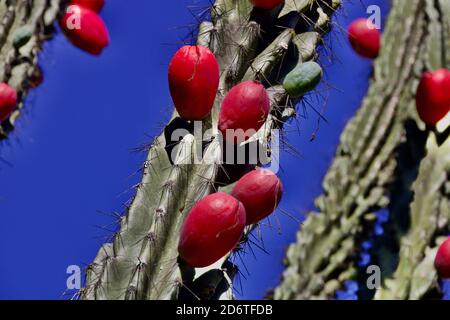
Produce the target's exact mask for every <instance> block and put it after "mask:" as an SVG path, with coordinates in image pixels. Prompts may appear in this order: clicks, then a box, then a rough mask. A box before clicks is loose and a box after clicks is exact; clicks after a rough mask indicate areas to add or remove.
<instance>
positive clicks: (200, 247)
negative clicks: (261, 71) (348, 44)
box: [169, 0, 283, 268]
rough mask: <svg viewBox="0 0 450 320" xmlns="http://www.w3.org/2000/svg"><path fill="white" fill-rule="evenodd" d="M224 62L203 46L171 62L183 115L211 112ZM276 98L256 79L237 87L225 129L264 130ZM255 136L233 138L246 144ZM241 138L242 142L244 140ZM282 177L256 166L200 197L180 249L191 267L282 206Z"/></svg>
mask: <svg viewBox="0 0 450 320" xmlns="http://www.w3.org/2000/svg"><path fill="white" fill-rule="evenodd" d="M282 2H283V0H281V1H280V0H277V1H273V0H265V1H262V0H252V3H253V5H254V6H255V7H259V8H261V9H267V10H270V9H273V8H274V7H276V6H278V5H280V4H281V3H282ZM219 73H220V71H219V63H218V62H217V60H216V57H215V56H214V54H213V53H212V52H211V51H210V50H209V49H208V48H206V47H203V46H185V47H183V48H181V49H180V50H178V51H177V53H176V54H175V55H174V57H173V59H172V61H171V62H170V65H169V87H170V92H171V96H172V99H173V101H174V105H175V108H176V110H177V112H178V114H179V116H180V117H181V118H182V119H184V120H187V121H201V120H203V119H205V118H206V117H207V116H208V115H209V113H210V112H211V110H212V108H213V105H214V101H215V98H216V95H217V90H218V87H219V81H220V74H219ZM269 111H270V99H269V95H268V94H267V91H266V89H265V88H264V86H263V85H262V84H260V83H259V82H256V81H246V82H242V83H240V84H238V85H236V86H235V87H233V88H232V89H231V90H230V91H229V92H228V93H227V95H226V96H225V98H224V99H223V102H222V106H221V109H220V115H219V125H218V127H219V130H220V131H221V133H222V135H223V136H224V137H227V130H232V131H233V132H234V131H235V130H243V132H247V130H252V132H256V131H258V130H259V129H260V128H261V127H262V125H263V124H264V123H265V122H266V119H267V116H268V115H269ZM248 138H250V137H248V136H245V137H240V138H238V139H236V137H235V136H234V135H233V140H228V141H227V142H229V143H232V144H234V143H241V142H243V141H244V140H246V139H248ZM239 139H240V140H239ZM282 189H283V187H282V184H281V181H280V179H279V178H278V177H277V176H276V175H275V174H274V173H272V172H271V171H269V170H265V169H256V170H254V171H252V172H250V173H247V174H246V175H244V176H243V177H242V178H241V179H240V180H239V181H238V182H237V183H236V185H235V187H234V189H233V191H232V192H231V195H228V194H226V193H223V192H219V193H215V194H212V195H209V196H207V197H205V198H203V199H202V200H200V201H199V202H198V203H197V204H196V205H195V206H194V207H193V208H192V209H191V211H190V212H189V214H188V216H187V218H186V221H185V222H184V225H183V227H182V230H181V235H180V242H179V246H178V251H179V254H180V257H181V258H182V259H183V260H184V261H185V262H186V263H187V264H188V265H190V266H191V267H196V268H200V267H206V266H209V265H211V264H213V263H214V262H216V261H218V260H219V259H220V258H222V257H223V256H225V255H226V254H227V253H228V252H230V251H231V250H233V248H235V247H236V245H237V244H238V243H239V241H240V239H241V237H242V235H243V232H244V229H245V226H246V225H247V226H248V225H252V224H255V223H258V222H259V221H261V220H262V219H264V218H266V217H267V216H269V215H270V214H271V213H272V212H273V211H274V210H275V209H276V207H277V206H278V203H279V202H280V200H281V196H282V192H283V191H282Z"/></svg>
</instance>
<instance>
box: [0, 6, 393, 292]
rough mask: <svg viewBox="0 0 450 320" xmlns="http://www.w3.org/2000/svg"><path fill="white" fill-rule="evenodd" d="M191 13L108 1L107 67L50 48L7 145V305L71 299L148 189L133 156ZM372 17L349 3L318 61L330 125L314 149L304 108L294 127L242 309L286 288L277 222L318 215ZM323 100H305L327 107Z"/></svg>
mask: <svg viewBox="0 0 450 320" xmlns="http://www.w3.org/2000/svg"><path fill="white" fill-rule="evenodd" d="M207 2H208V1H196V2H195V3H194V7H196V10H198V9H199V7H202V6H204V5H206V3H207ZM370 4H374V5H380V6H381V7H382V9H383V16H382V17H383V19H385V18H386V16H385V15H386V13H387V9H388V8H387V1H383V0H371V1H370ZM192 5H193V1H192V0H183V1H181V0H170V1H158V2H156V1H148V0H133V1H117V0H116V1H112V0H110V1H107V4H106V7H105V9H104V11H103V12H102V16H103V17H104V19H105V22H106V24H107V25H108V28H109V31H110V34H111V40H112V44H111V46H110V47H109V48H108V49H107V50H106V51H105V52H104V53H103V55H102V56H101V57H100V58H96V57H92V56H90V55H88V54H85V53H84V52H82V51H80V50H78V49H76V48H74V47H73V46H72V45H70V44H69V43H68V41H67V40H66V39H65V38H64V37H63V36H62V35H61V34H58V35H57V36H56V38H55V39H54V40H52V41H51V42H50V43H48V44H47V45H46V46H45V50H44V52H43V53H42V55H41V60H40V61H41V65H42V68H43V70H44V77H45V80H44V83H43V85H42V86H41V87H39V88H38V89H36V90H34V91H33V92H32V94H30V95H29V96H28V98H27V102H26V114H25V115H24V116H23V117H22V118H21V119H20V121H19V123H18V128H17V130H16V131H15V132H14V133H13V134H12V136H11V138H10V139H9V140H7V141H5V142H2V143H1V145H0V157H1V161H0V181H1V183H0V212H1V222H0V299H60V298H65V297H64V296H63V295H62V294H63V292H64V291H65V286H66V278H67V274H66V268H67V267H68V266H69V265H80V266H81V267H84V266H85V265H87V264H88V263H89V262H91V261H92V260H93V258H94V257H95V255H96V253H97V250H98V248H99V246H100V245H101V243H103V242H104V241H106V240H107V237H108V236H109V235H110V234H111V233H109V232H107V231H106V230H104V229H102V228H100V227H98V226H105V225H108V224H111V223H112V222H113V220H114V219H113V218H112V217H111V216H109V214H111V213H113V212H122V211H123V208H124V207H123V203H124V202H126V201H127V200H128V199H130V198H131V196H132V194H133V193H132V191H131V190H130V188H131V187H132V186H133V185H134V184H135V183H137V182H138V181H139V180H140V174H135V172H136V171H137V170H138V169H139V167H140V166H141V165H142V163H143V161H144V159H145V154H144V153H136V152H133V149H134V148H136V147H139V146H140V145H142V144H145V143H148V142H150V141H151V140H152V139H151V137H152V136H154V135H156V134H158V133H159V132H160V130H161V128H162V124H163V123H164V122H165V121H166V120H167V119H168V118H169V115H170V112H171V100H170V96H169V92H168V86H167V80H166V78H167V65H168V62H169V61H170V58H171V56H172V54H173V53H174V52H175V51H176V49H177V48H178V47H179V46H180V45H182V44H183V39H185V36H186V34H187V33H188V31H189V29H190V26H192V24H193V23H195V19H194V18H193V16H192V15H191V13H190V11H189V10H188V6H192ZM364 16H367V14H366V6H365V5H363V4H362V3H361V2H359V1H354V3H349V2H348V1H345V6H344V9H343V10H341V13H340V15H339V18H338V19H337V21H336V20H335V24H336V25H335V28H334V31H333V33H332V35H331V36H330V37H328V41H327V43H328V44H327V46H328V49H329V50H327V51H325V52H323V55H322V64H323V65H324V67H325V69H326V73H327V77H326V82H325V84H323V85H322V86H321V88H320V89H319V92H320V93H321V94H322V95H323V96H324V97H325V100H326V102H327V104H326V111H325V113H324V114H325V116H326V118H327V119H328V122H329V123H328V124H326V123H324V122H321V125H320V129H319V131H318V133H317V138H316V140H314V141H313V142H310V138H311V135H312V134H313V132H315V130H316V126H317V115H315V113H314V112H313V111H312V110H311V109H310V108H308V107H307V108H306V115H307V116H306V117H303V118H299V119H298V124H299V128H300V130H299V131H298V130H297V124H296V123H295V122H293V123H292V124H291V125H289V126H288V127H287V131H288V135H287V138H288V140H289V143H290V144H291V145H293V146H294V147H295V148H296V149H297V150H299V151H300V153H301V154H302V156H301V158H299V157H295V156H292V155H291V154H290V153H289V152H284V153H283V154H282V158H281V164H282V171H281V172H280V176H281V178H282V180H283V183H284V187H285V195H284V199H283V201H282V203H281V209H282V210H280V211H279V212H278V213H277V214H276V215H275V216H274V217H273V218H272V219H271V221H272V223H271V224H272V227H268V226H267V225H265V226H263V227H262V231H263V239H264V244H265V248H266V250H267V251H268V254H266V253H264V252H262V251H261V250H258V249H257V248H254V249H255V250H254V252H255V256H254V255H252V254H250V253H249V254H247V255H245V256H244V259H243V260H244V261H243V263H244V264H245V268H244V267H243V266H242V263H241V267H242V268H241V269H242V271H243V274H244V276H245V279H244V278H243V277H242V278H241V279H240V280H241V283H242V288H239V287H238V289H239V297H240V298H248V299H259V298H262V297H263V296H264V294H265V292H266V291H267V290H268V289H270V288H272V287H274V286H276V285H277V283H278V282H279V280H280V275H281V272H282V270H283V265H282V259H283V256H284V252H285V250H286V247H287V245H288V244H289V243H290V242H292V241H294V239H295V233H296V231H297V230H298V228H299V223H298V222H296V221H294V220H292V219H291V218H289V217H287V216H286V215H284V214H283V213H282V212H281V211H286V212H289V213H290V214H292V215H294V216H296V217H297V218H300V217H301V216H302V215H303V214H305V213H306V212H308V211H309V210H311V209H313V199H314V197H316V196H317V195H318V194H319V193H320V191H321V186H320V183H321V179H322V177H323V175H324V173H325V172H326V169H327V167H328V165H329V164H330V161H331V159H332V157H333V155H334V152H335V148H336V144H337V143H338V142H339V134H340V132H341V131H342V129H343V127H344V125H345V123H346V122H347V121H348V120H349V119H350V117H351V116H352V115H353V114H354V112H355V110H356V108H357V107H358V106H359V104H360V102H361V99H362V98H363V96H364V94H365V92H366V90H367V80H368V78H369V76H370V73H371V61H368V60H364V59H362V58H359V57H357V56H356V55H355V54H354V53H353V52H352V50H351V49H350V47H349V45H348V44H347V41H346V37H345V29H346V27H347V26H348V24H349V23H350V21H351V20H353V19H355V18H357V17H364ZM183 26H186V27H183ZM331 51H332V53H333V55H331ZM330 59H331V60H330ZM316 98H317V95H311V96H310V97H309V99H310V101H312V102H313V103H314V105H315V107H316V108H318V109H322V108H324V107H325V106H324V102H325V101H324V100H320V99H319V100H317V99H316ZM276 220H279V225H280V228H278V227H277V225H278V222H276ZM109 229H111V230H112V226H109ZM279 231H281V233H280V232H279ZM318 254H320V253H318ZM245 269H247V270H248V273H247V271H246V270H245Z"/></svg>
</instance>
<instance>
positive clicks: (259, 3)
mask: <svg viewBox="0 0 450 320" xmlns="http://www.w3.org/2000/svg"><path fill="white" fill-rule="evenodd" d="M251 2H252V4H253V5H254V6H255V7H256V8H261V9H266V10H272V9H274V8H275V7H278V6H279V5H280V4H282V3H283V2H284V0H251Z"/></svg>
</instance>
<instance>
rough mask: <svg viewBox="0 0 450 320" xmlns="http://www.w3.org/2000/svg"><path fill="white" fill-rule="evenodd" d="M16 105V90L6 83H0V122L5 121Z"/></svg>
mask: <svg viewBox="0 0 450 320" xmlns="http://www.w3.org/2000/svg"><path fill="white" fill-rule="evenodd" d="M16 106H17V92H16V90H14V89H13V88H11V87H10V86H9V85H8V84H6V83H4V82H2V83H0V122H3V121H5V120H6V119H8V117H9V116H10V115H11V113H12V112H13V111H14V109H15V108H16Z"/></svg>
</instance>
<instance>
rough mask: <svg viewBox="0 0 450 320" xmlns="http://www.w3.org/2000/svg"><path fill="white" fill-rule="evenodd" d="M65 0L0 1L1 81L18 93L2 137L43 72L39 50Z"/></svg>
mask: <svg viewBox="0 0 450 320" xmlns="http://www.w3.org/2000/svg"><path fill="white" fill-rule="evenodd" d="M63 3H64V0H45V1H23V0H8V1H6V0H4V1H0V82H7V83H8V84H9V85H10V86H11V87H13V88H14V89H16V91H17V92H18V93H19V105H18V108H17V110H16V111H15V112H14V113H13V114H12V115H11V116H10V117H9V119H7V120H6V121H4V123H2V124H1V126H0V139H3V138H6V137H7V134H8V132H9V131H11V130H12V129H13V128H14V123H15V121H16V119H17V118H18V117H19V116H20V114H21V110H22V108H23V100H24V97H25V95H26V93H27V92H28V90H29V89H30V87H32V86H33V84H32V82H33V79H34V78H37V77H39V76H40V72H41V71H40V69H39V67H38V53H39V51H40V49H41V46H42V44H43V42H45V41H47V40H48V39H49V38H50V37H51V35H52V34H53V31H54V29H53V25H54V22H55V20H56V18H57V16H58V14H59V12H60V10H61V7H62V4H63Z"/></svg>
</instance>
